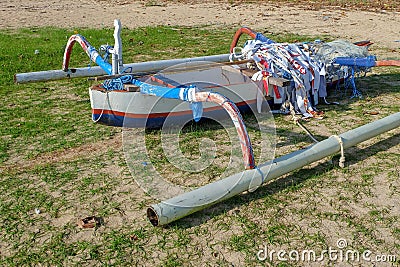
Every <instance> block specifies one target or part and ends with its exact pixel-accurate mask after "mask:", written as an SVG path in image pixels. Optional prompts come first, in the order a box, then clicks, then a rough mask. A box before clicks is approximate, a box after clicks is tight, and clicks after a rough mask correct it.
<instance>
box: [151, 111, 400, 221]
mask: <svg viewBox="0 0 400 267" xmlns="http://www.w3.org/2000/svg"><path fill="white" fill-rule="evenodd" d="M399 126H400V112H398V113H395V114H393V115H390V116H388V117H385V118H383V119H380V120H377V121H374V122H371V123H369V124H366V125H364V126H361V127H358V128H356V129H353V130H350V131H348V132H345V133H343V134H341V135H339V136H331V137H329V138H328V139H325V140H324V141H321V142H319V143H316V144H314V145H311V146H309V147H308V148H306V149H304V150H300V151H296V152H293V153H291V154H288V155H285V156H282V157H280V158H277V159H274V160H272V161H270V162H266V163H263V164H261V165H259V166H258V168H257V169H253V170H246V171H243V172H241V173H237V174H234V175H232V176H229V177H227V178H225V179H222V180H219V181H216V182H214V183H210V184H208V185H205V186H202V187H199V188H197V189H195V190H193V191H190V192H187V193H184V194H182V195H178V196H175V197H173V198H171V199H168V200H165V201H162V202H160V203H158V204H154V205H151V206H150V207H149V208H148V209H147V217H148V219H149V220H150V222H151V223H152V224H153V225H154V226H158V225H165V224H168V223H170V222H173V221H175V220H178V219H180V218H183V217H185V216H187V215H189V214H192V213H194V212H196V211H199V210H202V209H204V208H206V207H209V206H211V205H214V204H216V203H218V202H221V201H224V200H226V199H228V198H231V197H233V196H235V195H238V194H240V193H243V192H245V191H248V190H250V191H252V189H254V188H256V187H257V186H259V185H261V184H262V183H264V182H267V181H270V180H272V179H276V178H278V177H280V176H282V175H284V174H286V173H289V172H291V171H294V170H296V169H299V168H301V167H303V166H305V165H307V164H310V163H312V162H315V161H317V160H320V159H323V158H325V157H327V156H329V155H332V154H335V153H337V152H339V151H341V150H343V149H346V148H349V147H351V146H354V145H356V144H358V143H361V142H363V141H365V140H368V139H370V138H372V137H375V136H377V135H379V134H382V133H384V132H387V131H390V130H392V129H395V128H397V127H399Z"/></svg>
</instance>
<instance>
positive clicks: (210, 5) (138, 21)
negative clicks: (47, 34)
mask: <svg viewBox="0 0 400 267" xmlns="http://www.w3.org/2000/svg"><path fill="white" fill-rule="evenodd" d="M199 2H200V1H193V2H184V3H181V2H179V3H171V2H158V1H157V3H160V4H159V5H153V6H149V5H146V2H143V1H132V0H126V1H113V2H112V3H110V2H106V1H99V0H92V1H86V2H81V1H70V0H68V1H67V0H57V1H55V0H38V1H32V0H3V1H1V2H0V29H1V28H3V29H4V28H19V27H40V26H56V27H65V28H74V29H79V28H82V27H113V20H114V19H115V18H119V19H121V22H122V25H123V26H124V27H128V28H134V27H140V26H149V25H153V26H154V25H182V26H194V25H212V26H220V27H224V26H237V27H239V26H243V25H245V26H249V27H252V28H254V29H257V30H261V31H265V32H267V33H268V32H273V33H275V32H291V33H299V34H309V35H315V34H326V35H332V36H335V37H337V38H344V39H347V40H350V41H356V40H365V39H368V40H371V41H373V42H374V43H375V44H376V45H375V47H376V48H379V49H380V48H387V49H389V51H390V53H394V54H393V57H397V58H400V42H396V41H398V40H400V13H399V12H385V11H381V12H368V11H360V10H348V9H342V8H339V7H337V8H335V7H330V8H324V9H319V10H311V9H310V8H309V7H300V6H289V5H279V6H278V5H276V4H269V3H266V4H265V3H263V4H249V3H247V4H246V3H245V4H231V3H229V2H219V3H215V2H206V3H204V2H202V4H200V3H199ZM227 45H228V44H227Z"/></svg>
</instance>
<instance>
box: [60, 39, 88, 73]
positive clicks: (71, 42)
mask: <svg viewBox="0 0 400 267" xmlns="http://www.w3.org/2000/svg"><path fill="white" fill-rule="evenodd" d="M75 42H79V44H80V45H81V46H82V48H83V50H84V51H85V52H86V53H87V54H88V52H87V50H88V47H89V46H90V44H89V43H88V42H87V41H86V39H85V38H84V37H83V36H81V35H79V34H75V35H72V36H71V37H70V38H69V39H68V42H67V46H66V47H65V51H64V58H63V65H62V70H63V71H68V66H69V59H70V58H71V52H72V48H73V47H74V44H75ZM89 57H90V54H89Z"/></svg>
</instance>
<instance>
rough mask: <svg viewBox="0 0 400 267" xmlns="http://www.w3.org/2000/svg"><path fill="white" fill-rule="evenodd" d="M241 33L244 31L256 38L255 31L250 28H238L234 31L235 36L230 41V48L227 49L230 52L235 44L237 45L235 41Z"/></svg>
mask: <svg viewBox="0 0 400 267" xmlns="http://www.w3.org/2000/svg"><path fill="white" fill-rule="evenodd" d="M243 33H245V34H247V35H250V37H251V38H253V39H254V38H256V35H257V33H256V32H254V31H253V30H252V29H250V28H247V27H242V28H240V29H239V30H237V31H236V33H235V36H233V40H232V43H231V48H230V50H229V51H230V52H231V53H232V52H233V49H234V48H235V47H236V45H237V43H238V41H239V38H240V36H241V35H242V34H243Z"/></svg>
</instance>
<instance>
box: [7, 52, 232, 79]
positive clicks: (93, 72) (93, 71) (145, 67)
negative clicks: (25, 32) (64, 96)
mask: <svg viewBox="0 0 400 267" xmlns="http://www.w3.org/2000/svg"><path fill="white" fill-rule="evenodd" d="M229 56H230V54H221V55H212V56H204V57H192V58H180V59H168V60H157V61H148V62H138V63H128V64H124V69H130V72H132V73H141V72H144V73H146V72H157V71H160V70H163V69H166V68H168V67H171V66H174V65H178V64H184V63H191V62H196V61H208V62H220V63H221V62H229ZM106 74H107V73H105V72H104V70H102V69H101V68H100V67H99V66H94V67H90V68H88V67H85V68H76V69H69V70H68V71H67V72H66V71H63V70H48V71H38V72H27V73H17V74H15V75H14V81H15V82H16V83H28V82H39V81H51V80H60V79H65V78H78V77H92V76H100V75H106Z"/></svg>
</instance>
